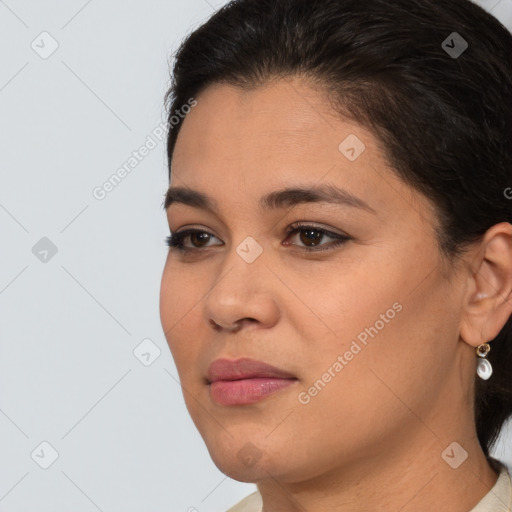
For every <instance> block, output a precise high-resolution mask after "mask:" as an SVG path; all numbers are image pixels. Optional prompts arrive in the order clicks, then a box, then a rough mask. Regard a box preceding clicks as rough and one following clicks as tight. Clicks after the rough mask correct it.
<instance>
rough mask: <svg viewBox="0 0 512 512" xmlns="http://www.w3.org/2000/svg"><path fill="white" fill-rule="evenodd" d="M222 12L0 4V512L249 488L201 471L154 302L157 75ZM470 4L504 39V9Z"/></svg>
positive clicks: (158, 259) (159, 169) (185, 3)
mask: <svg viewBox="0 0 512 512" xmlns="http://www.w3.org/2000/svg"><path fill="white" fill-rule="evenodd" d="M224 3H226V2H225V1H217V2H215V1H214V0H182V1H178V0H166V1H163V0H150V1H146V2H142V1H139V2H137V1H134V0H124V1H121V0H110V1H108V2H107V1H100V0H89V1H85V0H72V1H67V2H63V1H60V2H59V1H56V0H53V1H50V0H48V1H44V2H43V1H37V2H36V1H28V0H6V1H1V0H0V48H1V50H0V52H1V59H0V130H1V131H0V134H1V136H0V233H1V240H2V243H1V246H0V251H1V256H0V262H1V264H0V326H1V331H0V332H1V343H0V351H1V352H0V390H1V395H0V511H4V512H15V511H19V512H21V511H23V512H28V511H30V512H50V511H51V512H64V511H66V512H69V511H71V510H73V511H74V512H94V511H95V510H99V511H103V512H121V511H122V512H132V511H133V512H135V511H137V512H141V511H144V512H153V511H163V510H167V511H172V512H181V511H183V512H185V511H190V512H191V511H193V510H196V511H197V512H219V511H224V510H226V509H227V508H228V507H229V506H230V505H232V504H233V503H235V502H237V501H238V500H239V499H241V498H242V497H243V496H245V495H247V494H249V493H250V492H252V491H253V490H254V489H255V486H254V485H253V484H244V483H240V482H236V481H234V480H232V479H230V478H228V477H226V476H225V475H223V474H222V473H221V472H220V471H219V470H218V469H217V468H216V467H215V466H214V464H213V462H212V461H211V459H210V457H209V454H208V451H207V450H206V447H205V445H204V443H203V440H202V438H201V437H200V436H199V434H198V433H197V431H196V429H195V427H194V425H193V423H192V421H191V419H190V418H189V415H188V412H187V410H186V408H185V405H184V401H183V396H182V392H181V389H180V386H179V383H178V380H177V372H176V368H175V366H174V363H173V361H172V359H171V356H170V353H169V350H168V347H167V343H166V340H165V337H164V335H163V331H162V328H161V325H160V318H159V304H158V300H159V287H160V277H161V273H162V269H163V265H164V261H165V257H166V252H167V248H166V246H165V244H164V238H165V236H166V235H167V234H168V227H167V223H166V219H165V215H164V212H163V210H162V200H163V194H164V192H165V190H166V188H167V184H168V183H167V169H166V161H165V144H164V142H163V139H164V138H165V133H164V134H163V136H162V133H161V129H162V122H165V112H164V109H163V95H164V93H165V91H166V90H167V87H168V85H169V74H168V73H169V72H168V67H167V61H168V60H169V59H170V57H171V55H172V52H173V51H174V50H175V49H176V48H177V46H178V44H179V43H180V41H181V40H182V39H183V37H184V36H185V35H186V34H187V33H188V32H190V31H191V30H192V29H194V28H196V27H197V26H198V25H199V24H200V23H202V22H203V21H204V20H205V19H206V18H208V17H209V16H210V15H211V14H212V12H213V11H214V9H216V8H218V7H220V6H221V5H223V4H224ZM480 3H481V4H482V5H483V6H484V7H486V8H487V9H488V10H491V11H492V13H493V14H494V15H496V16H497V17H498V18H499V19H501V20H502V22H503V23H504V24H506V25H507V26H508V27H509V28H511V29H512V0H499V1H498V0H491V1H480ZM43 32H46V33H47V34H42V33H43ZM41 34H42V35H41ZM52 45H53V46H52ZM56 45H58V48H57V49H56V50H55V51H54V52H53V53H52V54H51V55H49V54H50V53H51V51H52V49H53V47H54V46H56ZM158 135H160V139H162V141H159V139H158ZM148 136H149V137H151V139H152V140H153V141H156V142H158V144H157V145H156V147H154V148H153V147H152V146H153V144H152V143H149V142H148V140H149V139H148ZM144 144H148V146H146V147H149V146H151V149H150V151H149V152H148V153H149V154H148V155H147V156H145V157H144V158H143V159H142V160H141V161H140V162H138V163H137V165H136V166H132V168H131V172H130V173H129V174H127V175H126V177H125V178H124V179H123V180H122V181H121V183H119V184H118V185H117V186H116V187H115V188H114V189H113V190H111V191H110V192H109V193H107V194H106V195H105V197H104V198H103V199H101V200H100V199H96V198H95V197H94V195H93V190H94V189H95V188H96V187H99V186H102V184H103V183H104V182H105V181H107V180H108V179H109V178H110V176H111V175H112V174H114V173H115V172H116V171H117V169H119V168H120V167H121V166H122V165H123V164H125V163H127V161H128V160H129V158H130V157H131V156H132V153H133V152H134V151H136V150H138V149H139V148H140V147H141V146H143V145H144ZM44 237H46V238H47V239H49V240H50V241H51V243H50V242H48V240H42V241H41V239H42V238H44ZM50 245H53V246H54V247H55V248H56V250H57V252H56V254H53V253H52V247H51V246H50ZM34 246H35V249H34ZM54 250H55V249H54ZM45 251H48V252H45ZM34 253H35V254H34ZM41 259H43V260H45V261H41ZM143 340H146V341H144V344H143V345H142V346H141V347H140V349H139V352H137V350H136V353H139V354H144V355H140V359H137V358H136V357H135V355H134V353H133V352H134V349H136V347H138V346H139V344H140V343H141V342H143ZM148 340H150V341H148ZM159 351H160V355H159ZM146 364H147V366H146ZM511 437H512V432H511V430H510V429H509V430H508V431H506V432H504V435H503V436H502V439H501V441H500V443H499V446H498V448H497V450H495V455H496V456H497V457H499V458H501V459H502V460H504V461H505V462H507V463H508V464H509V465H512V447H511V441H510V439H511ZM42 442H46V443H49V444H50V445H51V447H53V450H55V451H56V454H58V457H57V458H56V460H55V461H54V462H53V463H52V464H51V465H50V466H49V467H48V468H47V469H43V468H42V467H41V465H43V466H44V465H47V464H49V463H51V462H52V448H50V447H48V446H47V445H41V443H42ZM56 454H53V457H55V456H56ZM192 507H194V508H192Z"/></svg>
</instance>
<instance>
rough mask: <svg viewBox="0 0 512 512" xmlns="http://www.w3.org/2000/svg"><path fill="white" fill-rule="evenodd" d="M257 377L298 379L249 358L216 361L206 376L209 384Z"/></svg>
mask: <svg viewBox="0 0 512 512" xmlns="http://www.w3.org/2000/svg"><path fill="white" fill-rule="evenodd" d="M256 377H274V378H280V379H294V378H296V377H295V376H294V375H292V374H291V373H289V372H287V371H285V370H281V369H280V368H276V367H275V366H272V365H270V364H267V363H263V362H262V361H255V360H254V359H249V358H242V359H236V360H235V361H231V360H229V359H216V360H215V361H214V362H213V363H212V364H211V365H210V366H209V367H208V371H207V374H206V378H207V379H208V382H215V381H217V380H239V379H252V378H256Z"/></svg>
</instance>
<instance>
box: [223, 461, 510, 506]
mask: <svg viewBox="0 0 512 512" xmlns="http://www.w3.org/2000/svg"><path fill="white" fill-rule="evenodd" d="M494 460H495V461H496V464H497V465H498V466H499V467H500V474H499V476H498V480H497V481H496V483H495V484H494V487H493V488H492V489H491V490H490V491H489V492H488V493H487V494H486V495H485V496H484V497H483V498H482V499H481V500H480V501H479V502H478V504H477V505H476V507H473V508H472V509H471V510H470V511H469V512H512V473H511V471H510V470H509V469H508V468H507V466H505V465H504V464H503V463H502V462H500V461H499V460H497V459H494ZM262 506H263V502H262V500H261V494H260V493H259V491H255V492H253V493H252V494H249V496H246V497H245V498H244V499H243V500H242V501H239V502H238V503H237V504H236V505H235V506H233V507H231V508H230V509H229V510H227V512H263V509H262Z"/></svg>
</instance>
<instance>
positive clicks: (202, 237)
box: [190, 233, 210, 245]
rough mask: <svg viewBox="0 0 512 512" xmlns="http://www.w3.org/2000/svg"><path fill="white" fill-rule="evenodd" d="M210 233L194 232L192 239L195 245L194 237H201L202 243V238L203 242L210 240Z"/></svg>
mask: <svg viewBox="0 0 512 512" xmlns="http://www.w3.org/2000/svg"><path fill="white" fill-rule="evenodd" d="M209 236H210V235H209V234H208V233H192V235H191V237H190V239H191V242H192V244H193V245H196V244H195V242H194V239H199V244H200V243H201V239H202V241H203V242H208V237H209Z"/></svg>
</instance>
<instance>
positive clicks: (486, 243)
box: [460, 222, 512, 347]
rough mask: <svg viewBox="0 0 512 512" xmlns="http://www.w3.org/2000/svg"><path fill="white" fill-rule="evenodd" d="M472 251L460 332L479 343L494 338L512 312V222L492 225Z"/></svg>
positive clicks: (467, 338)
mask: <svg viewBox="0 0 512 512" xmlns="http://www.w3.org/2000/svg"><path fill="white" fill-rule="evenodd" d="M472 254H473V256H472V259H471V262H470V269H469V270H470V271H469V275H468V276H467V279H468V286H467V294H466V296H465V298H464V303H463V312H462V320H461V326H460V336H461V338H462V339H463V340H464V341H465V342H466V343H468V344H469V345H471V346H473V347H477V346H478V345H480V344H482V343H486V342H488V341H491V340H493V339H494V338H495V337H496V336H497V335H498V334H499V332H500V331H501V329H502V328H503V326H504V325H505V323H506V322H507V320H508V319H509V317H510V315H512V224H510V223H508V222H501V223H499V224H495V225H494V226H492V227H491V228H489V229H488V230H487V232H486V233H485V235H484V237H483V239H482V240H481V242H479V244H478V246H477V248H476V250H475V251H474V252H472Z"/></svg>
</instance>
